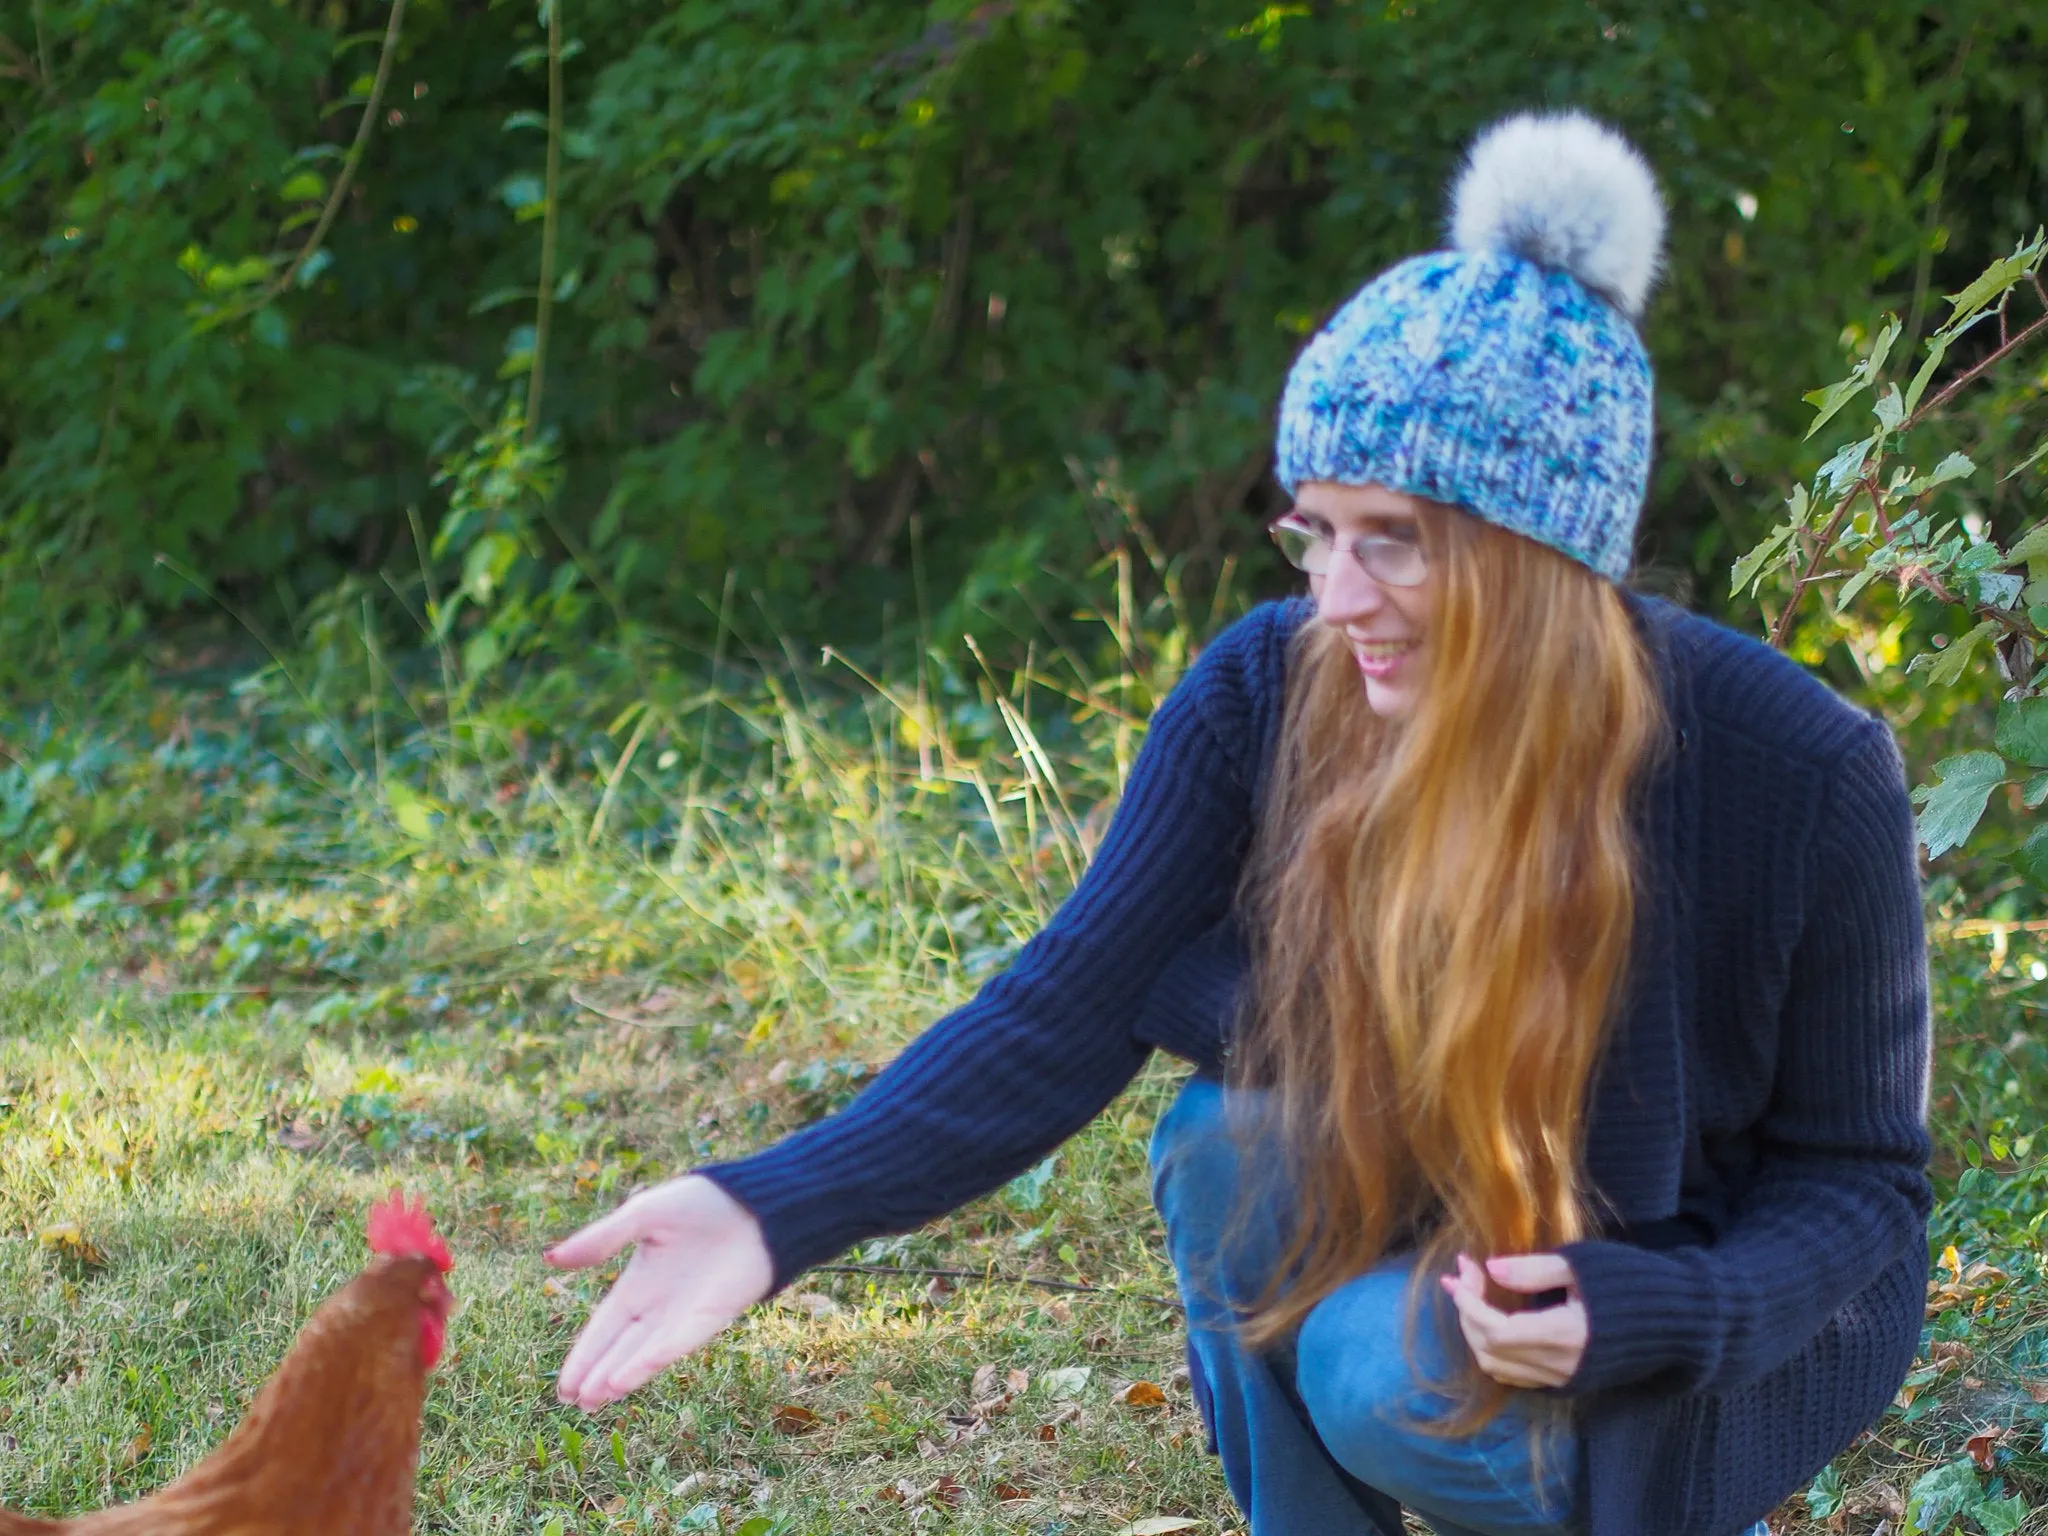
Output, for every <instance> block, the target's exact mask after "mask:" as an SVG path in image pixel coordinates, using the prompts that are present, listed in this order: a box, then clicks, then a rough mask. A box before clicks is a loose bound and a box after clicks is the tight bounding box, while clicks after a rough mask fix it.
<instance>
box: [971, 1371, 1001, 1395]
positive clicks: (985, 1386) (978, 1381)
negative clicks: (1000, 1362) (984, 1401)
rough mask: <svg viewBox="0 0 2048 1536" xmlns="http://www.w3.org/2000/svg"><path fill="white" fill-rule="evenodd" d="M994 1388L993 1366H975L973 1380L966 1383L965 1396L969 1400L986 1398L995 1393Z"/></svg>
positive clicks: (994, 1373) (994, 1375) (994, 1374)
mask: <svg viewBox="0 0 2048 1536" xmlns="http://www.w3.org/2000/svg"><path fill="white" fill-rule="evenodd" d="M995 1387H996V1368H995V1367H994V1366H993V1365H977V1366H976V1367H975V1368H974V1379H973V1380H972V1381H971V1382H969V1383H968V1386H967V1395H968V1397H970V1398H983V1397H987V1396H988V1395H989V1394H990V1393H991V1392H993V1391H995Z"/></svg>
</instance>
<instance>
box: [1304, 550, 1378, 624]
mask: <svg viewBox="0 0 2048 1536" xmlns="http://www.w3.org/2000/svg"><path fill="white" fill-rule="evenodd" d="M1386 601H1387V595H1386V593H1384V592H1383V591H1381V590H1380V584H1379V583H1378V582H1376V581H1374V580H1373V579H1372V578H1371V577H1370V576H1368V575H1366V573H1365V567H1363V566H1362V565H1360V564H1359V563H1358V558H1357V556H1355V555H1353V554H1352V553H1351V551H1350V550H1348V549H1338V550H1336V551H1334V552H1333V555H1332V558H1331V560H1330V568H1329V569H1328V570H1327V571H1325V572H1324V573H1323V577H1322V581H1321V583H1320V584H1319V585H1318V587H1317V590H1316V612H1317V614H1318V616H1319V617H1321V619H1322V620H1323V622H1324V623H1326V624H1336V625H1340V626H1341V625H1345V624H1350V623H1354V622H1356V621H1357V620H1360V619H1365V618H1370V617H1371V616H1372V615H1374V614H1376V613H1378V612H1379V611H1380V609H1381V608H1383V607H1385V606H1386Z"/></svg>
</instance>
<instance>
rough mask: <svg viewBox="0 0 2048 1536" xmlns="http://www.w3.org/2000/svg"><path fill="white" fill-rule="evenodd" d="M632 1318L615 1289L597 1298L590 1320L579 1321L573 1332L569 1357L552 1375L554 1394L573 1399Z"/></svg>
mask: <svg viewBox="0 0 2048 1536" xmlns="http://www.w3.org/2000/svg"><path fill="white" fill-rule="evenodd" d="M632 1322H633V1313H632V1310H631V1309H630V1308H629V1307H628V1306H627V1305H626V1304H625V1303H624V1302H623V1301H621V1300H620V1299H619V1293H618V1292H617V1291H616V1290H615V1291H613V1292H612V1293H611V1294H610V1295H609V1296H607V1297H605V1299H604V1300H603V1301H601V1302H599V1303H598V1304H597V1307H596V1308H595V1310H593V1311H592V1312H591V1314H590V1321H589V1322H587V1323H585V1324H584V1325H583V1332H582V1333H581V1334H579V1335H578V1336H577V1339H576V1344H575V1347H574V1348H572V1349H571V1350H570V1351H569V1358H568V1359H566V1360H564V1361H563V1362H562V1369H561V1370H560V1372H558V1373H557V1374H556V1376H555V1395H556V1396H557V1397H559V1398H560V1399H561V1400H562V1401H563V1402H565V1403H573V1402H576V1401H577V1400H578V1398H579V1396H580V1395H581V1393H582V1390H583V1385H584V1383H585V1382H586V1381H587V1380H588V1379H589V1377H590V1372H591V1367H593V1366H595V1365H596V1364H597V1362H598V1361H600V1360H602V1359H603V1358H604V1357H605V1355H606V1353H607V1352H609V1351H610V1349H611V1347H612V1343H613V1341H614V1340H616V1339H617V1338H618V1336H619V1335H620V1334H622V1333H624V1332H625V1331H626V1329H627V1328H628V1327H630V1326H631V1325H632Z"/></svg>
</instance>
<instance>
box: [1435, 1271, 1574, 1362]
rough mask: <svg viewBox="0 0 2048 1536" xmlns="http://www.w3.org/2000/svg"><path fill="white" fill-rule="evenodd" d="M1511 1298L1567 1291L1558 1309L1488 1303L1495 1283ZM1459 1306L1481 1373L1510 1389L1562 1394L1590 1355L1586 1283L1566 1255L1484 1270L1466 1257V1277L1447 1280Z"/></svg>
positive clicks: (1463, 1274)
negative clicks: (1582, 1359) (1524, 1308)
mask: <svg viewBox="0 0 2048 1536" xmlns="http://www.w3.org/2000/svg"><path fill="white" fill-rule="evenodd" d="M1488 1280H1491V1281H1492V1282H1493V1284H1494V1285H1495V1286H1497V1287H1498V1288H1499V1289H1501V1290H1503V1291H1510V1292H1513V1293H1515V1294H1517V1295H1521V1296H1535V1295H1539V1294H1541V1293H1542V1292H1544V1291H1557V1290H1561V1291H1563V1292H1564V1293H1565V1299H1564V1300H1563V1301H1561V1302H1559V1303H1558V1304H1557V1305H1556V1306H1551V1307H1542V1308H1539V1309H1537V1310H1534V1311H1513V1312H1509V1311H1503V1310H1502V1309H1501V1308H1499V1307H1496V1306H1495V1305H1494V1304H1493V1303H1492V1302H1491V1301H1489V1300H1488V1299H1487V1281H1488ZM1443 1287H1444V1290H1445V1291H1447V1292H1449V1294H1450V1298H1451V1300H1452V1301H1453V1302H1455V1303H1456V1304H1457V1308H1458V1327H1459V1328H1460V1330H1461V1331H1462V1332H1463V1333H1464V1335H1465V1342H1466V1344H1468V1345H1469V1346H1470V1347H1471V1350H1472V1358H1473V1359H1474V1360H1475V1361H1477V1362H1478V1365H1479V1369H1481V1370H1482V1371H1484V1372H1486V1374H1487V1375H1489V1376H1491V1377H1492V1378H1493V1379H1494V1380H1495V1381H1497V1382H1499V1383H1500V1384H1501V1385H1502V1386H1507V1387H1561V1386H1563V1385H1564V1384H1565V1383H1566V1382H1567V1381H1570V1380H1571V1378H1572V1373H1573V1372H1574V1371H1576V1370H1578V1368H1579V1360H1580V1357H1581V1356H1583V1355H1584V1354H1585V1353H1586V1304H1585V1303H1584V1302H1583V1301H1581V1300H1579V1285H1578V1277H1577V1276H1575V1275H1574V1274H1573V1273H1572V1266H1571V1263H1570V1261H1568V1260H1567V1259H1566V1258H1565V1257H1564V1256H1563V1255H1562V1254H1556V1253H1520V1254H1511V1255H1507V1256H1504V1257H1497V1258H1491V1259H1488V1260H1487V1261H1486V1264H1485V1266H1484V1267H1483V1268H1482V1267H1481V1266H1480V1265H1479V1264H1477V1263H1475V1262H1474V1261H1473V1259H1472V1257H1471V1256H1470V1255H1469V1254H1463V1253H1461V1254H1459V1255H1458V1272H1457V1273H1456V1274H1454V1275H1445V1276H1444V1277H1443Z"/></svg>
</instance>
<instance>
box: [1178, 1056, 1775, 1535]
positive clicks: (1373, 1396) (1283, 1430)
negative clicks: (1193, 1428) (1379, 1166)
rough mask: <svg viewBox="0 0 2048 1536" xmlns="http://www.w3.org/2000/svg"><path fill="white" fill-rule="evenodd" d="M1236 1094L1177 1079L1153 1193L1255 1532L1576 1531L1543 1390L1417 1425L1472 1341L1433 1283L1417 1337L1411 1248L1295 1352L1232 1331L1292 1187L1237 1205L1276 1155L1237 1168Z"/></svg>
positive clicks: (1326, 1314) (1270, 1255)
mask: <svg viewBox="0 0 2048 1536" xmlns="http://www.w3.org/2000/svg"><path fill="white" fill-rule="evenodd" d="M1230 1097H1231V1096H1230V1095H1228V1094H1227V1093H1226V1091H1225V1090H1224V1088H1223V1087H1222V1085H1220V1084H1219V1083H1217V1082H1215V1081H1214V1080H1213V1079H1209V1078H1202V1077H1197V1078H1193V1079H1190V1080H1189V1082H1188V1083H1187V1085H1186V1086H1185V1087H1184V1088H1183V1089H1182V1090H1181V1093H1180V1096H1179V1097H1178V1098H1177V1099H1175V1100H1174V1102H1173V1104H1172V1106H1171V1107H1170V1108H1169V1109H1168V1110H1167V1112H1166V1113H1165V1115H1163V1116H1162V1117H1161V1118H1160V1121H1159V1125H1158V1128H1157V1129H1156V1130H1155V1131H1154V1132H1153V1134H1152V1198H1153V1201H1154V1203H1155V1204H1156V1205H1157V1206H1158V1207H1159V1211H1160V1214H1161V1216H1162V1217H1164V1218H1165V1222H1166V1241H1167V1249H1168V1252H1169V1253H1170V1255H1171V1256H1172V1259H1173V1266H1174V1270H1175V1273H1176V1275H1177V1276H1178V1278H1179V1282H1180V1292H1181V1299H1182V1300H1183V1301H1184V1302H1185V1303H1186V1304H1187V1317H1188V1370H1189V1375H1190V1378H1191V1385H1192V1387H1193V1390H1194V1393H1195V1399H1196V1402H1197V1404H1198V1406H1199V1407H1200V1408H1201V1412H1202V1418H1203V1421H1204V1423H1205V1424H1207V1425H1208V1427H1209V1430H1210V1433H1211V1435H1212V1436H1213V1438H1214V1440H1215V1444H1216V1450H1217V1452H1218V1454H1219V1455H1220V1456H1221V1457H1222V1460H1223V1477H1224V1481H1225V1482H1227V1483H1228V1484H1229V1485H1230V1492H1231V1495H1232V1497H1234V1498H1235V1499H1236V1500H1237V1503H1238V1505H1239V1507H1240V1508H1241V1509H1243V1510H1244V1512H1245V1514H1246V1516H1247V1517H1248V1518H1249V1521H1250V1525H1251V1536H1299V1533H1306V1532H1314V1533H1316V1536H1392V1533H1397V1532H1398V1531H1399V1530H1400V1517H1399V1511H1400V1509H1401V1508H1403V1507H1405V1508H1408V1509H1411V1510H1413V1511H1414V1512H1415V1513H1417V1514H1419V1515H1420V1516H1422V1518H1423V1519H1425V1520H1426V1521H1428V1522H1429V1524H1430V1526H1431V1527H1432V1528H1433V1529H1434V1530H1435V1531H1436V1532H1437V1533H1438V1536H1577V1533H1578V1532H1579V1531H1580V1530H1581V1529H1582V1526H1581V1524H1580V1522H1579V1520H1578V1512H1577V1503H1578V1472H1579V1443H1578V1436H1577V1434H1576V1432H1575V1431H1574V1430H1573V1429H1572V1427H1571V1425H1570V1422H1569V1420H1558V1419H1557V1417H1556V1415H1555V1413H1554V1411H1551V1412H1546V1411H1545V1409H1546V1408H1547V1406H1548V1405H1547V1402H1546V1400H1539V1399H1533V1398H1529V1397H1526V1396H1523V1395H1520V1394H1515V1395H1511V1396H1510V1397H1509V1399H1508V1402H1507V1405H1506V1407H1504V1408H1503V1409H1502V1410H1501V1412H1500V1413H1499V1414H1498V1415H1496V1416H1495V1417H1494V1419H1493V1420H1491V1421H1490V1422H1489V1423H1487V1424H1486V1425H1484V1426H1483V1427H1482V1428H1480V1429H1479V1430H1478V1431H1476V1432H1475V1433H1472V1434H1469V1435H1464V1436H1461V1437H1458V1438H1446V1437H1444V1436H1441V1435H1433V1434H1430V1433H1428V1432H1427V1430H1426V1428H1424V1427H1423V1426H1426V1425H1427V1424H1428V1423H1429V1422H1430V1421H1432V1420H1441V1419H1442V1418H1443V1417H1444V1416H1445V1415H1446V1414H1447V1413H1448V1412H1449V1411H1450V1409H1451V1407H1452V1404H1451V1401H1450V1399H1449V1398H1447V1397H1446V1396H1445V1395H1444V1394H1443V1393H1442V1392H1440V1391H1438V1390H1435V1388H1434V1387H1433V1386H1432V1382H1436V1383H1441V1382H1443V1381H1445V1380H1447V1379H1448V1377H1449V1375H1450V1365H1449V1362H1450V1360H1451V1359H1453V1358H1455V1354H1454V1352H1462V1350H1463V1344H1462V1341H1455V1342H1454V1337H1453V1336H1454V1333H1455V1330H1456V1327H1457V1323H1456V1318H1455V1313H1454V1311H1453V1309H1452V1308H1451V1307H1450V1304H1449V1302H1448V1300H1447V1299H1446V1298H1444V1296H1443V1295H1442V1293H1441V1292H1440V1291H1438V1290H1436V1289H1435V1288H1434V1287H1432V1288H1431V1289H1430V1290H1429V1291H1427V1292H1426V1293H1425V1300H1424V1302H1423V1307H1422V1312H1421V1316H1420V1318H1419V1319H1418V1324H1417V1326H1416V1328H1415V1329H1414V1330H1413V1333H1414V1337H1413V1338H1412V1340H1411V1339H1409V1338H1408V1337H1407V1335H1408V1333H1409V1330H1408V1329H1407V1327H1406V1326H1405V1321H1406V1318H1407V1309H1408V1300H1407V1298H1408V1289H1409V1284H1410V1280H1411V1268H1412V1256H1403V1257H1400V1258H1396V1259H1390V1260H1388V1261H1386V1262H1384V1263H1382V1264H1380V1265H1378V1266H1377V1267H1375V1268H1373V1269H1371V1270H1368V1271H1367V1272H1366V1273H1365V1274H1363V1275H1360V1276H1359V1277H1358V1278H1357V1279H1356V1280H1353V1281H1351V1282H1350V1283H1349V1284H1348V1285H1344V1286H1342V1287H1340V1288H1339V1289H1337V1290H1335V1291H1333V1292H1331V1293H1330V1294H1329V1295H1328V1296H1326V1297H1324V1298H1323V1300H1321V1301H1320V1302H1318V1303H1317V1304H1316V1306H1315V1308H1314V1309H1313V1310H1312V1311H1310V1313H1309V1314H1308V1316H1307V1317H1306V1318H1305V1319H1304V1320H1303V1321H1302V1324H1301V1327H1300V1328H1299V1329H1298V1330H1297V1331H1296V1333H1295V1335H1294V1338H1293V1340H1292V1341H1291V1343H1290V1344H1288V1345H1286V1346H1283V1347H1281V1348H1279V1349H1276V1350H1274V1351H1271V1352H1269V1353H1265V1354H1258V1353H1253V1352H1252V1351H1250V1350H1248V1349H1247V1348H1245V1347H1244V1345H1243V1344H1242V1343H1241V1342H1240V1341H1239V1339H1238V1337H1237V1335H1236V1332H1235V1330H1234V1329H1233V1328H1232V1326H1231V1320H1232V1313H1233V1309H1235V1308H1241V1307H1242V1306H1243V1305H1245V1304H1246V1303H1248V1302H1250V1301H1251V1300H1252V1299H1253V1298H1254V1297H1256V1296H1257V1295H1258V1294H1259V1291H1260V1289H1261V1287H1262V1286H1263V1285H1264V1283H1265V1280H1266V1277H1267V1275H1268V1274H1269V1273H1270V1271H1271V1268H1272V1265H1273V1262H1274V1259H1275V1257H1276V1256H1277V1253H1278V1251H1279V1243H1280V1240H1281V1236H1282V1233H1281V1220H1282V1219H1283V1218H1284V1216H1285V1215H1286V1214H1287V1213H1288V1211H1289V1210H1290V1209H1291V1206H1290V1202H1289V1199H1288V1198H1287V1196H1288V1192H1287V1191H1286V1190H1284V1189H1278V1188H1269V1189H1264V1190H1261V1189H1258V1188H1254V1189H1252V1190H1251V1191H1250V1193H1251V1196H1252V1198H1251V1199H1250V1200H1249V1201H1247V1202H1245V1203H1244V1206H1243V1208H1242V1209H1241V1208H1240V1193H1241V1191H1242V1190H1243V1187H1244V1184H1245V1181H1246V1180H1247V1178H1253V1177H1257V1176H1259V1175H1260V1174H1261V1173H1262V1172H1264V1173H1265V1174H1266V1176H1267V1177H1269V1178H1270V1177H1271V1172H1270V1170H1271V1169H1272V1167H1273V1164H1272V1162H1271V1161H1270V1160H1267V1159H1258V1160H1257V1161H1259V1162H1260V1163H1261V1164H1262V1167H1261V1168H1252V1169H1247V1168H1246V1167H1245V1166H1244V1154H1243V1151H1242V1150H1241V1148H1240V1146H1239V1143H1238V1142H1237V1141H1236V1140H1235V1139H1233V1137H1232V1135H1231V1128H1230V1127H1229V1126H1228V1125H1226V1123H1225V1105H1226V1101H1227V1100H1228V1099H1229V1098H1230ZM1248 1212H1250V1213H1255V1214H1254V1215H1252V1216H1250V1217H1249V1218H1248V1216H1247V1213H1248ZM1411 1355H1412V1359H1411ZM1539 1404H1541V1405H1542V1406H1539ZM1532 1431H1533V1433H1532ZM1747 1536H1769V1531H1768V1529H1767V1528H1765V1527H1762V1526H1759V1527H1757V1528H1756V1530H1755V1531H1753V1532H1750V1533H1747Z"/></svg>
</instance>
